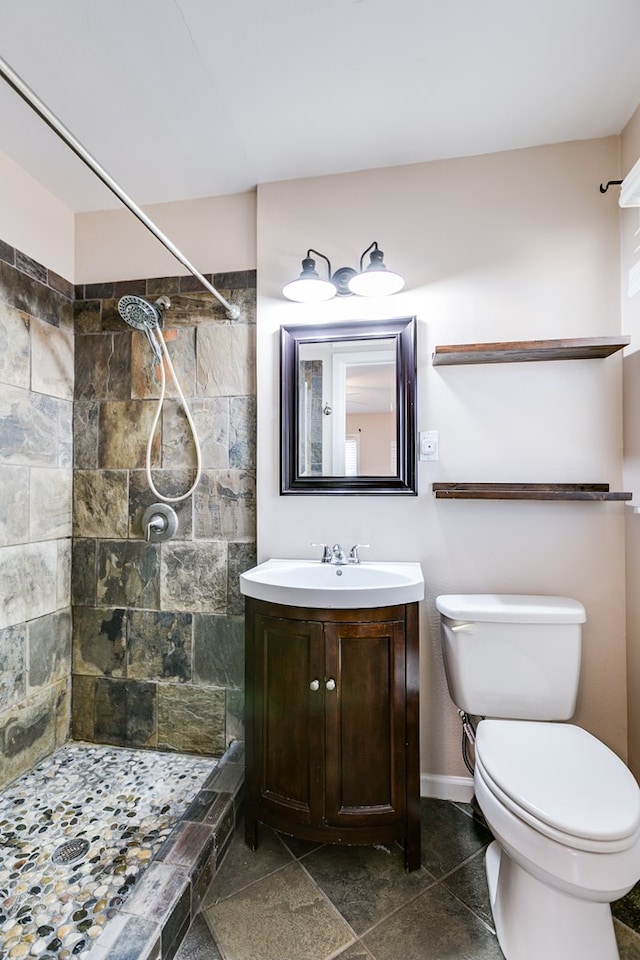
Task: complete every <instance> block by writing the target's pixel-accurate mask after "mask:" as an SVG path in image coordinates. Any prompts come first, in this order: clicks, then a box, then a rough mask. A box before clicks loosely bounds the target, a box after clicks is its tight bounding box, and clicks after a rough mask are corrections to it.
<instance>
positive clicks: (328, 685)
mask: <svg viewBox="0 0 640 960" xmlns="http://www.w3.org/2000/svg"><path fill="white" fill-rule="evenodd" d="M325 686H326V688H327V690H335V688H336V682H335V680H334V679H333V678H332V679H331V680H327V682H326V684H325Z"/></svg>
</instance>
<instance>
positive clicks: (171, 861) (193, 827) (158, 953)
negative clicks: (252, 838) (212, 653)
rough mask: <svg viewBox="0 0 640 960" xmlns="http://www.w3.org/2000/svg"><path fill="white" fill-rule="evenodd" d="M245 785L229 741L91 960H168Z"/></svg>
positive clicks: (224, 842) (220, 851) (224, 841)
mask: <svg viewBox="0 0 640 960" xmlns="http://www.w3.org/2000/svg"><path fill="white" fill-rule="evenodd" d="M243 784H244V744H243V743H242V741H239V740H236V741H233V742H232V743H231V745H230V746H229V748H228V750H227V751H226V753H225V754H224V756H223V757H222V758H221V759H220V760H219V761H218V763H217V765H216V767H215V769H214V770H212V772H211V774H210V775H209V776H208V778H207V779H206V781H205V782H204V784H203V785H202V787H201V789H200V791H199V792H198V794H197V795H196V797H195V799H194V800H193V801H192V803H191V804H190V805H189V807H188V808H187V810H186V811H185V813H184V815H183V816H182V818H181V819H180V821H179V822H178V823H177V824H176V826H175V827H174V829H173V830H172V832H171V833H170V835H169V836H168V837H167V839H166V841H165V843H164V844H163V845H162V847H161V848H160V850H158V852H157V854H156V855H155V857H154V858H153V860H152V861H151V863H150V864H149V866H148V867H147V869H146V870H145V872H144V874H143V875H142V877H141V879H140V882H139V884H138V885H137V886H136V887H135V888H134V890H133V891H132V893H131V895H130V896H129V897H128V899H127V900H126V901H125V902H124V904H123V905H122V907H121V908H120V911H119V912H118V915H117V916H116V917H114V918H113V920H110V921H109V923H108V924H107V925H106V926H105V928H104V930H103V931H102V933H101V934H100V936H99V937H98V939H97V940H96V942H95V944H94V945H93V947H92V948H91V952H90V960H172V958H173V957H174V956H175V954H176V952H177V950H178V948H179V946H180V944H181V943H182V941H183V939H184V937H185V936H186V934H187V932H188V930H189V927H190V926H191V923H192V922H193V920H194V919H195V917H196V914H197V912H198V910H199V908H200V905H201V903H202V901H203V899H204V896H205V894H206V892H207V889H208V887H209V884H210V883H211V881H212V880H213V878H214V876H215V875H216V873H217V871H218V869H219V867H220V864H221V863H222V861H223V859H224V856H225V854H226V852H227V850H228V848H229V845H230V843H231V839H232V837H233V833H234V830H235V827H236V824H237V821H238V815H239V811H240V806H241V802H242V795H243V790H242V788H243Z"/></svg>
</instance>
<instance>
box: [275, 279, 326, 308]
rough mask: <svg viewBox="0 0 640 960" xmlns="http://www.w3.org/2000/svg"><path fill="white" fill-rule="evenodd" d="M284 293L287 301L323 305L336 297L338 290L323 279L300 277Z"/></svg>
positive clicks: (288, 285)
mask: <svg viewBox="0 0 640 960" xmlns="http://www.w3.org/2000/svg"><path fill="white" fill-rule="evenodd" d="M282 292H283V294H284V296H285V297H286V298H287V300H295V301H296V302H297V303H321V302H322V301H323V300H331V298H332V297H335V295H336V288H335V287H334V285H333V284H332V283H330V282H329V280H322V278H321V277H298V278H297V279H296V280H292V281H291V283H288V284H287V285H286V286H285V287H283V289H282Z"/></svg>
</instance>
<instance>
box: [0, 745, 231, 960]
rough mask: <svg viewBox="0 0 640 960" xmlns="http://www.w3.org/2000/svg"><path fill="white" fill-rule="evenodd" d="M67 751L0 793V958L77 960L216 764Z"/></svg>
mask: <svg viewBox="0 0 640 960" xmlns="http://www.w3.org/2000/svg"><path fill="white" fill-rule="evenodd" d="M216 763H217V761H216V760H214V759H211V758H202V757H193V756H185V755H181V754H174V753H159V752H157V751H149V750H128V749H124V748H120V747H104V746H94V745H85V744H73V743H70V744H67V745H65V746H64V747H61V748H60V749H59V750H57V751H56V752H55V753H53V754H52V755H51V756H49V757H48V758H47V759H45V760H43V761H42V762H41V763H39V764H38V765H37V766H36V767H35V768H34V769H33V770H31V771H30V772H29V773H27V774H25V775H24V776H22V777H20V778H19V779H17V780H15V781H14V782H13V783H12V784H10V785H9V786H8V787H7V788H6V789H5V791H4V792H3V794H2V795H1V796H0V960H5V958H11V960H13V958H18V957H25V958H29V957H38V958H39V960H74V958H76V957H77V958H78V960H82V958H84V957H86V956H87V955H88V953H89V951H90V949H91V946H92V944H93V943H94V942H95V940H96V938H97V937H98V936H99V935H100V934H101V932H102V930H103V928H104V926H105V924H106V923H107V922H108V921H109V920H110V919H112V918H113V917H114V916H115V915H116V914H117V912H118V908H119V907H120V906H121V905H122V903H123V902H124V900H125V898H126V897H127V894H128V893H129V891H130V890H131V889H132V888H133V887H134V885H135V883H136V880H137V879H138V878H139V876H140V875H141V873H142V872H143V871H144V869H145V866H146V865H147V864H149V863H150V862H151V860H152V858H153V856H154V854H155V853H156V852H157V851H158V849H159V848H160V847H161V846H162V844H163V843H164V841H165V840H166V839H167V837H168V835H169V834H170V833H171V830H172V829H173V826H174V825H175V823H176V822H177V821H178V820H179V819H180V817H181V816H182V814H183V813H184V812H185V810H186V809H187V807H188V806H189V804H190V803H191V801H192V800H193V798H194V797H195V796H196V794H197V793H198V791H199V789H200V787H201V786H202V784H203V782H204V781H205V780H206V778H207V777H208V776H209V774H210V773H211V771H212V770H213V769H214V767H215V766H216Z"/></svg>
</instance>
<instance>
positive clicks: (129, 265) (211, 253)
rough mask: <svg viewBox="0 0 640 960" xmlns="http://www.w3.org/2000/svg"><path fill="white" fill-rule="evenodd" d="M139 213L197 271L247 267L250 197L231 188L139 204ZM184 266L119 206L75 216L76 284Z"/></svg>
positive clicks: (252, 248) (251, 245) (251, 247)
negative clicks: (197, 196) (219, 193)
mask: <svg viewBox="0 0 640 960" xmlns="http://www.w3.org/2000/svg"><path fill="white" fill-rule="evenodd" d="M145 213H146V214H147V216H148V217H150V219H151V220H152V221H153V222H154V223H155V225H156V226H157V227H158V229H159V230H160V231H162V233H164V234H165V235H166V236H167V237H168V238H169V240H171V242H172V243H173V244H175V246H177V247H178V249H179V250H180V251H181V252H182V254H183V255H184V256H185V257H186V258H187V260H189V261H190V262H191V263H192V265H193V266H194V267H195V268H196V270H199V271H201V272H203V273H206V272H209V271H211V269H214V270H215V272H216V273H226V272H229V271H233V270H252V269H254V268H255V263H256V225H255V224H256V197H255V194H254V193H237V194H233V195H232V196H228V197H205V198H203V199H201V200H187V201H184V202H182V203H161V204H155V205H152V206H149V207H145ZM186 273H188V270H187V269H186V268H185V267H183V266H182V265H181V263H180V262H179V261H178V260H176V258H175V257H174V256H173V254H171V253H169V251H168V250H166V249H165V248H164V246H163V245H162V244H161V243H160V241H159V240H158V239H157V238H156V237H155V236H154V235H153V234H152V233H150V232H149V230H147V228H146V227H144V226H143V225H142V223H141V222H140V221H139V220H138V219H137V218H136V217H135V216H134V215H133V214H132V213H131V211H130V210H128V209H126V208H125V207H123V208H122V209H120V210H103V211H98V212H95V213H79V214H77V216H76V261H75V282H76V283H104V282H105V281H108V280H135V279H137V278H138V277H162V276H175V275H178V276H183V275H184V274H186Z"/></svg>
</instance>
